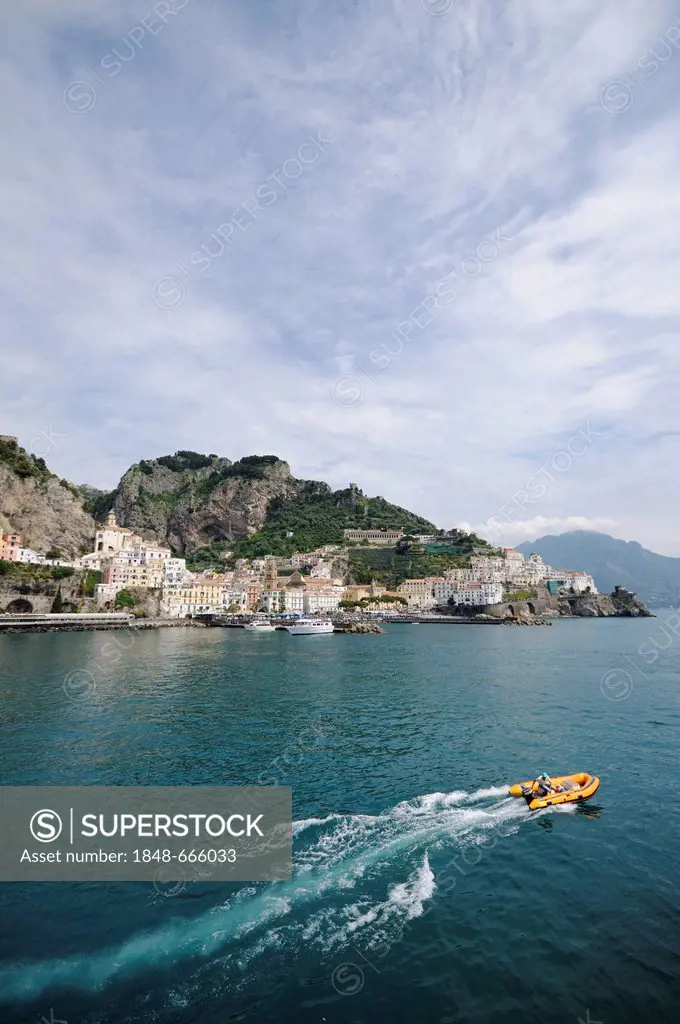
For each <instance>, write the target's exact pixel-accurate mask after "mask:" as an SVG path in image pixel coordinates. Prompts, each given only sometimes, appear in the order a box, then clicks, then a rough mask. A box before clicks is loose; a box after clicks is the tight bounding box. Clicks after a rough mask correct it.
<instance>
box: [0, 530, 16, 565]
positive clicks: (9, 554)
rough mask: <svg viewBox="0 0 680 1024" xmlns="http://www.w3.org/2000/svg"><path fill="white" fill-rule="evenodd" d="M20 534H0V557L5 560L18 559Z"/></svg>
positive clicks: (12, 560) (13, 560)
mask: <svg viewBox="0 0 680 1024" xmlns="http://www.w3.org/2000/svg"><path fill="white" fill-rule="evenodd" d="M20 552H21V534H20V533H2V534H0V559H2V560H3V561H5V562H18V561H20V557H19V556H20Z"/></svg>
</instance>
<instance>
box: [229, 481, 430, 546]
mask: <svg viewBox="0 0 680 1024" xmlns="http://www.w3.org/2000/svg"><path fill="white" fill-rule="evenodd" d="M350 529H357V530H362V529H371V530H382V529H384V530H394V529H401V530H405V531H410V532H412V533H426V532H427V533H432V532H435V530H436V527H434V526H433V525H432V523H430V522H428V520H427V519H423V518H422V517H421V516H417V515H414V514H413V512H409V511H408V510H407V509H404V508H400V507H399V506H398V505H391V504H390V503H389V502H388V501H385V499H384V498H367V497H366V496H365V495H364V494H363V493H362V492H361V491H360V490H358V488H352V487H347V488H345V489H344V490H340V491H332V490H331V489H330V487H329V486H328V485H327V484H324V483H321V482H319V481H309V482H308V483H307V484H306V486H305V488H304V490H303V491H302V493H301V494H300V496H299V497H298V498H297V499H296V500H295V501H290V500H285V499H283V498H276V499H274V501H272V502H271V504H270V506H269V510H268V512H267V521H266V522H265V524H264V526H263V528H262V529H261V530H259V531H258V532H257V533H254V534H253V535H252V536H251V537H245V538H243V539H242V540H237V541H234V543H233V544H232V545H231V547H232V548H233V550H234V553H235V554H236V555H237V556H239V557H244V558H258V557H262V556H263V555H278V556H280V557H284V558H285V557H289V556H290V555H293V554H295V553H296V552H298V551H312V550H314V548H317V547H320V546H321V545H323V544H343V543H344V538H343V531H344V530H350ZM289 534H290V536H289Z"/></svg>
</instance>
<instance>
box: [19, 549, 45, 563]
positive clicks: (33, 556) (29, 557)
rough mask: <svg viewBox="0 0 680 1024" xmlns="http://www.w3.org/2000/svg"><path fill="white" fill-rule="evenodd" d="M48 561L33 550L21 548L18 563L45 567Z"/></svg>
mask: <svg viewBox="0 0 680 1024" xmlns="http://www.w3.org/2000/svg"><path fill="white" fill-rule="evenodd" d="M46 561H47V559H46V558H45V556H44V555H41V554H39V553H38V552H37V551H33V549H32V548H19V557H18V558H17V562H23V563H24V564H25V565H44V564H45V562H46Z"/></svg>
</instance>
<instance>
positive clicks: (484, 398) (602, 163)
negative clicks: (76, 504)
mask: <svg viewBox="0 0 680 1024" xmlns="http://www.w3.org/2000/svg"><path fill="white" fill-rule="evenodd" d="M0 22H1V25H0V38H1V43H0V46H1V47H2V51H3V56H2V63H1V65H0V67H1V69H2V92H3V96H4V103H3V111H2V115H1V117H2V137H3V143H4V145H3V159H2V164H1V166H0V176H1V177H2V180H3V187H2V196H3V202H2V211H1V213H0V216H1V217H2V221H3V223H2V228H3V237H4V244H3V246H2V250H1V259H2V263H3V266H2V274H1V275H0V288H1V289H2V292H3V295H2V304H1V308H2V315H3V328H2V353H3V354H2V360H1V363H0V366H1V371H0V402H1V404H0V412H1V413H2V415H1V416H0V433H11V434H16V435H18V436H19V438H20V440H21V442H22V443H23V444H24V445H25V446H27V447H30V448H32V450H34V451H35V452H36V453H37V454H41V455H45V457H46V459H47V461H48V463H49V465H50V466H51V468H53V469H54V470H55V471H56V472H58V473H59V474H60V475H65V476H68V477H69V478H70V479H72V480H74V481H76V482H79V483H83V482H88V483H92V484H95V485H98V486H101V487H112V486H113V485H115V483H116V482H117V480H118V478H119V477H120V475H121V474H122V472H123V471H124V470H125V469H126V468H127V467H128V466H129V465H130V464H131V463H132V462H135V461H137V460H138V459H140V458H151V457H154V456H158V455H161V454H165V453H168V452H174V451H175V450H176V449H178V448H190V449H195V450H198V451H202V452H216V453H218V454H221V455H226V456H227V457H229V458H232V459H236V458H238V457H240V456H242V455H245V454H253V453H255V454H270V453H272V454H277V455H279V456H280V457H281V458H284V459H286V460H287V461H288V462H289V463H290V465H291V468H292V470H293V472H294V473H295V474H296V475H298V476H303V477H312V478H316V479H325V480H327V481H328V482H329V483H331V484H333V485H334V486H346V485H347V483H348V482H349V481H350V480H351V481H355V482H357V483H358V484H359V485H360V486H361V487H363V489H364V490H365V491H367V492H368V493H371V494H382V495H384V496H385V497H387V498H388V499H390V500H392V501H394V502H396V503H398V504H402V505H405V506H407V507H409V508H412V509H413V510H415V511H418V512H420V513H421V514H424V515H426V516H428V517H429V518H431V519H433V520H434V521H436V522H437V523H438V524H439V525H442V526H444V527H447V528H448V527H451V526H453V525H455V524H460V523H469V524H471V525H473V526H475V527H480V528H482V527H483V524H489V521H491V525H490V526H489V525H487V526H486V532H487V535H488V536H490V538H492V539H495V540H499V539H503V540H505V541H506V542H508V543H514V542H518V541H520V540H523V539H527V538H533V537H536V536H539V535H541V534H543V533H546V532H559V531H561V530H564V529H570V528H579V527H591V528H597V529H603V530H607V531H609V532H612V533H614V534H615V535H617V536H621V537H624V538H626V539H637V540H639V541H641V542H642V543H644V544H646V545H647V546H649V547H652V548H653V549H655V550H657V551H661V552H664V553H667V554H676V555H680V530H679V529H678V512H677V509H678V504H679V502H678V490H679V487H678V474H677V472H676V469H677V466H678V463H679V461H680V460H679V458H678V456H679V454H680V443H679V431H680V417H679V415H678V366H679V364H680V345H679V337H678V334H679V332H678V323H679V319H678V318H679V315H680V234H679V232H678V222H679V217H680V105H679V104H678V98H679V95H680V88H679V86H680V3H678V2H677V0H675V2H673V3H671V2H669V0H598V2H597V3H593V0H562V2H560V3H547V2H546V0H455V3H454V2H451V0H342V2H332V0H167V2H166V0H160V2H156V3H154V4H152V3H149V2H148V0H117V2H116V3H110V2H108V0H106V2H104V0H69V3H68V4H65V3H64V4H61V3H57V2H55V0H24V2H23V3H22V4H20V5H19V4H6V5H4V6H3V8H2V13H1V14H0Z"/></svg>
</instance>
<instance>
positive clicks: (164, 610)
mask: <svg viewBox="0 0 680 1024" xmlns="http://www.w3.org/2000/svg"><path fill="white" fill-rule="evenodd" d="M451 532H452V533H457V534H460V531H451ZM404 540H405V535H404V533H403V531H400V530H351V529H348V530H345V531H344V545H324V546H322V547H319V548H318V549H316V550H314V551H308V552H300V553H297V554H293V555H291V556H290V557H288V558H282V557H275V556H273V555H269V556H265V557H262V558H252V559H247V558H236V559H233V558H232V562H233V568H231V567H230V568H227V567H226V565H225V568H224V569H223V570H222V569H216V568H209V569H204V570H203V571H201V572H192V571H191V570H190V569H188V568H187V563H186V559H185V558H180V557H176V556H175V555H174V554H173V552H172V551H171V549H170V548H169V547H166V546H164V545H162V544H159V543H156V542H154V541H150V540H145V539H144V538H143V537H141V536H139V535H138V534H136V533H135V532H134V531H133V530H132V529H130V528H128V527H125V526H120V525H118V523H117V521H116V516H115V513H114V512H109V513H108V515H107V516H106V519H105V522H104V523H102V524H100V525H99V527H98V529H97V531H96V534H95V537H94V543H93V550H92V551H91V552H89V553H88V554H85V555H82V556H80V557H78V558H73V559H69V560H66V559H63V558H61V557H59V555H58V552H54V551H48V552H45V553H41V552H38V551H35V550H33V549H30V548H26V547H23V546H22V538H21V535H20V534H19V533H4V534H2V535H0V560H5V561H8V562H19V563H24V564H29V565H31V564H32V565H46V566H60V567H62V568H71V569H73V570H76V569H79V570H86V571H88V572H90V573H95V574H96V577H95V579H96V580H97V582H96V583H95V584H94V587H93V596H94V601H95V605H96V607H97V608H98V609H100V610H102V611H106V610H112V609H116V608H123V607H131V606H133V605H134V604H135V598H134V595H139V594H140V593H141V594H147V593H148V594H152V593H153V594H154V595H155V596H156V597H157V599H158V614H159V616H160V617H162V618H167V619H186V618H192V617H195V616H205V615H225V614H230V615H234V614H239V615H248V614H254V613H264V614H267V615H277V614H288V615H317V616H319V615H321V616H327V615H331V614H333V613H336V612H337V611H338V609H341V610H352V609H357V608H359V609H360V610H362V611H367V612H383V613H386V612H392V613H393V614H394V613H404V612H408V613H414V612H421V613H424V612H430V611H433V610H435V609H437V608H444V607H448V608H451V607H461V608H463V609H464V608H466V607H467V608H469V609H472V608H475V609H479V608H485V607H488V606H491V605H497V604H501V603H502V602H503V601H505V600H507V599H508V598H509V597H511V596H512V594H513V593H515V594H517V593H520V594H522V595H524V596H525V597H526V596H531V595H532V594H536V593H538V592H539V591H540V592H543V593H546V594H550V595H553V596H556V595H559V594H564V593H569V594H575V595H581V594H597V588H596V586H595V582H594V580H593V578H592V576H590V575H589V574H588V573H587V572H585V571H577V570H567V569H554V568H553V567H552V566H550V565H547V564H545V563H544V562H543V560H542V559H541V557H540V555H538V554H531V555H530V556H529V558H525V557H524V555H523V554H522V553H521V552H518V551H515V550H513V549H511V548H505V549H500V550H499V551H498V552H496V551H495V549H489V550H492V551H494V553H493V554H490V555H489V554H474V553H473V554H471V555H470V557H469V566H466V567H452V568H449V569H446V570H444V571H443V572H442V574H441V575H439V576H427V577H424V578H420V579H405V580H403V581H402V582H401V583H399V584H398V585H397V586H396V587H394V589H389V588H388V587H387V586H385V585H383V584H380V583H378V582H376V581H375V580H373V581H372V582H370V583H367V584H357V583H351V582H348V580H347V574H346V573H344V574H343V573H342V572H341V571H340V570H339V567H342V566H343V565H345V566H346V562H343V558H346V555H347V549H348V548H355V547H356V546H357V545H361V546H362V547H363V548H371V547H373V548H385V547H390V546H392V547H393V546H395V545H398V544H400V543H403V542H404ZM408 541H409V542H411V543H416V544H421V545H428V544H430V545H434V546H435V547H436V544H437V542H438V541H441V538H437V537H435V536H429V535H418V536H413V537H409V538H408ZM232 555H233V553H232V552H231V551H229V550H225V551H224V552H222V558H223V559H224V561H225V562H226V561H227V560H228V559H230V558H231V556H232ZM50 556H52V557H50ZM126 595H131V596H130V600H129V601H126Z"/></svg>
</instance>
